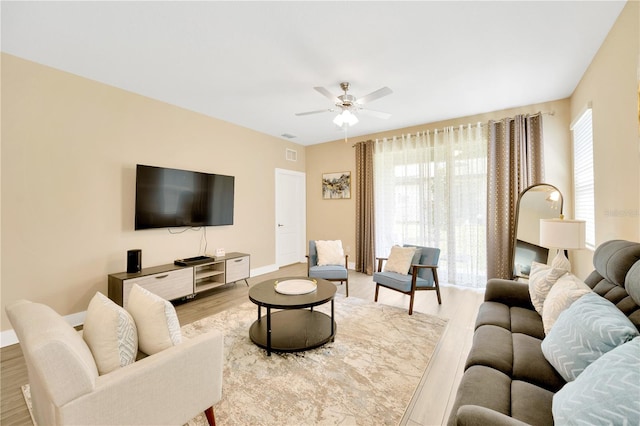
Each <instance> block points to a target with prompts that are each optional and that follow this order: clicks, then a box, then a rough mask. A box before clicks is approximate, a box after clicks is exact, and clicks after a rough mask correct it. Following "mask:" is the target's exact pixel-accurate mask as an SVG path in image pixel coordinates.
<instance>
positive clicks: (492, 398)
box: [452, 365, 511, 424]
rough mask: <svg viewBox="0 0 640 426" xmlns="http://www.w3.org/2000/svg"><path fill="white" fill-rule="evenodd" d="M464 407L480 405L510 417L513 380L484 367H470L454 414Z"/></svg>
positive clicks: (458, 396) (459, 393) (453, 408)
mask: <svg viewBox="0 0 640 426" xmlns="http://www.w3.org/2000/svg"><path fill="white" fill-rule="evenodd" d="M463 405H478V406H481V407H486V408H488V409H491V410H494V411H497V412H498V413H502V414H505V415H507V416H510V415H511V378H510V377H509V376H508V375H506V374H504V373H502V372H500V371H498V370H496V369H493V368H491V367H486V366H484V365H474V366H471V367H469V369H467V371H465V373H464V375H463V376H462V380H461V381H460V385H459V386H458V393H457V395H456V400H455V402H454V405H453V407H452V413H454V414H455V412H456V411H457V410H458V408H459V407H461V406H463ZM452 417H454V416H452ZM453 424H455V423H453Z"/></svg>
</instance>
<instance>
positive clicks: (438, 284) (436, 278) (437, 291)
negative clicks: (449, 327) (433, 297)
mask: <svg viewBox="0 0 640 426" xmlns="http://www.w3.org/2000/svg"><path fill="white" fill-rule="evenodd" d="M433 278H434V280H433V281H434V284H435V286H436V294H437V295H438V305H442V299H441V298H440V283H439V282H438V274H437V273H436V272H435V271H434V275H433Z"/></svg>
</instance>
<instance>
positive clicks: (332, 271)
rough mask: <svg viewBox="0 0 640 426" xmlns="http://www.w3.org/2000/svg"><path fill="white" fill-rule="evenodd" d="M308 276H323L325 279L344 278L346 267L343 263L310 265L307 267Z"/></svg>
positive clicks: (345, 276)
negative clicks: (339, 264)
mask: <svg viewBox="0 0 640 426" xmlns="http://www.w3.org/2000/svg"><path fill="white" fill-rule="evenodd" d="M309 277H312V278H323V279H325V280H340V279H344V280H346V279H347V269H346V268H345V267H344V265H343V266H338V265H327V266H312V267H310V268H309Z"/></svg>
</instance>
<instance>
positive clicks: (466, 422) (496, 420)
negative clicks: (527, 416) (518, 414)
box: [455, 405, 528, 426]
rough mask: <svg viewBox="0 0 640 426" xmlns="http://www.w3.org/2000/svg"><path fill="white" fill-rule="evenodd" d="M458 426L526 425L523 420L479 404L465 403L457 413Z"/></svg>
mask: <svg viewBox="0 0 640 426" xmlns="http://www.w3.org/2000/svg"><path fill="white" fill-rule="evenodd" d="M455 424H456V425H457V426H485V425H492V426H526V425H528V423H524V422H521V421H520V420H516V419H514V418H512V417H509V416H507V415H505V414H502V413H499V412H497V411H494V410H491V409H490V408H486V407H480V406H478V405H463V406H462V407H460V408H458V412H457V414H456V423H455Z"/></svg>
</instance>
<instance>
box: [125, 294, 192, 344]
mask: <svg viewBox="0 0 640 426" xmlns="http://www.w3.org/2000/svg"><path fill="white" fill-rule="evenodd" d="M127 310H128V311H129V313H130V314H131V316H132V317H133V319H134V320H135V322H136V327H137V328H138V344H139V347H140V350H141V351H142V352H144V353H145V354H147V355H153V354H155V353H158V352H160V351H163V350H165V349H167V348H170V347H171V346H175V345H178V344H180V343H181V342H182V334H181V332H180V321H179V320H178V315H177V314H176V309H175V308H174V307H173V305H172V304H171V302H169V301H167V300H165V299H163V298H162V297H160V296H158V295H156V294H153V293H151V292H150V291H149V290H146V289H144V288H142V287H140V286H139V285H138V284H134V285H133V287H132V288H131V293H129V302H128V303H127Z"/></svg>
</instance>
